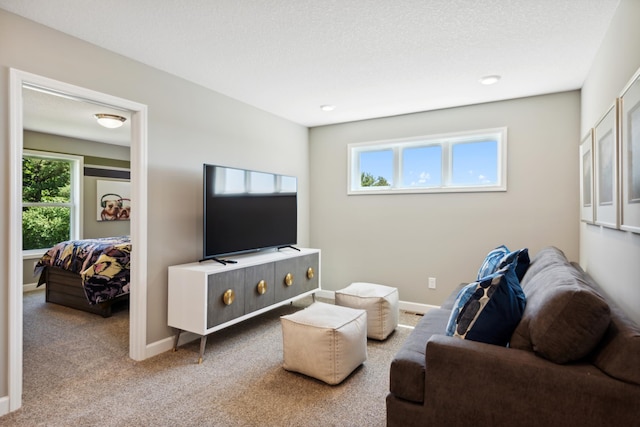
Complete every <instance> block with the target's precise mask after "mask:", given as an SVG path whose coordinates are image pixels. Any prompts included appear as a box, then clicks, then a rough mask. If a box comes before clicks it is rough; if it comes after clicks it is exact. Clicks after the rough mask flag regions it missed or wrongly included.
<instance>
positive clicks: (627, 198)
mask: <svg viewBox="0 0 640 427" xmlns="http://www.w3.org/2000/svg"><path fill="white" fill-rule="evenodd" d="M619 108H620V140H621V153H620V169H621V172H622V173H621V182H620V187H621V204H620V205H621V209H622V212H621V223H620V228H621V229H623V230H627V231H632V232H634V233H640V72H637V73H636V74H635V76H634V77H633V78H632V79H631V82H630V83H629V85H628V86H627V87H626V88H625V89H624V91H623V92H622V95H621V96H620V101H619Z"/></svg>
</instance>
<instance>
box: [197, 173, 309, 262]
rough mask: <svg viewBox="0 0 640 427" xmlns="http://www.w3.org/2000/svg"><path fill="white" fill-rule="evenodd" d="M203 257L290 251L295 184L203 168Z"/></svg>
mask: <svg viewBox="0 0 640 427" xmlns="http://www.w3.org/2000/svg"><path fill="white" fill-rule="evenodd" d="M203 193H204V200H203V207H204V214H203V218H204V224H203V241H204V245H203V257H202V260H201V261H204V260H208V259H215V260H217V261H220V259H219V258H218V257H221V256H225V255H231V254H239V253H244V252H251V251H257V250H261V249H267V248H278V247H285V246H292V245H295V244H296V242H297V229H298V204H297V179H296V177H294V176H286V175H277V174H273V173H266V172H259V171H253V170H247V169H238V168H231V167H226V166H219V165H210V164H204V184H203Z"/></svg>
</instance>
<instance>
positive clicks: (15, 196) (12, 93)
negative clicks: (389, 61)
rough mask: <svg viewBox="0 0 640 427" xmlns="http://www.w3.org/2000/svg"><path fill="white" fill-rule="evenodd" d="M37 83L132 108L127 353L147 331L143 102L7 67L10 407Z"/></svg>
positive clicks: (13, 405) (14, 397)
mask: <svg viewBox="0 0 640 427" xmlns="http://www.w3.org/2000/svg"><path fill="white" fill-rule="evenodd" d="M25 84H27V85H31V86H38V87H41V88H45V89H47V90H51V91H53V92H58V93H60V94H66V95H71V96H74V97H77V98H81V99H86V100H90V101H94V102H98V103H102V104H105V105H109V106H113V107H115V108H120V109H124V110H129V111H131V112H132V117H131V182H132V187H131V205H132V209H131V230H130V233H131V245H132V247H133V250H132V251H131V264H132V269H131V293H130V296H129V298H130V312H129V357H131V358H132V359H134V360H144V359H145V358H146V346H147V343H146V337H147V221H146V219H147V106H146V105H144V104H139V103H137V102H133V101H129V100H126V99H123V98H117V97H114V96H111V95H107V94H104V93H100V92H95V91H93V90H90V89H85V88H82V87H79V86H74V85H70V84H67V83H63V82H60V81H57V80H52V79H49V78H46V77H42V76H38V75H35V74H31V73H27V72H24V71H20V70H16V69H13V68H11V69H10V71H9V162H10V164H9V187H10V188H9V250H8V253H9V300H8V305H9V307H8V314H9V342H8V343H9V349H8V356H9V366H8V368H9V372H8V375H9V377H8V380H9V411H15V410H16V409H18V408H20V407H21V406H22V362H23V360H22V357H23V351H22V350H23V349H22V345H23V334H22V332H23V329H22V327H23V318H22V316H23V311H22V309H23V307H22V298H23V296H22V293H23V290H22V281H23V277H22V250H21V248H22V149H23V136H22V135H23V109H22V105H23V102H22V88H23V85H25Z"/></svg>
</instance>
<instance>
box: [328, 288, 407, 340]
mask: <svg viewBox="0 0 640 427" xmlns="http://www.w3.org/2000/svg"><path fill="white" fill-rule="evenodd" d="M335 296H336V305H341V306H344V307H351V308H358V309H362V310H366V311H367V336H368V337H369V338H373V339H377V340H384V339H386V338H387V337H388V336H389V334H391V332H393V331H394V330H395V329H396V328H397V327H398V289H397V288H392V287H390V286H384V285H378V284H375V283H366V282H356V283H352V284H350V285H349V286H347V287H346V288H344V289H341V290H339V291H336V292H335Z"/></svg>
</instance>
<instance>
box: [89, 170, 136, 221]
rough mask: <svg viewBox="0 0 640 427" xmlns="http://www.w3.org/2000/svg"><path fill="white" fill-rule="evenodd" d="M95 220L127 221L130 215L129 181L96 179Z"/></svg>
mask: <svg viewBox="0 0 640 427" xmlns="http://www.w3.org/2000/svg"><path fill="white" fill-rule="evenodd" d="M96 195H97V212H98V215H97V220H98V221H128V220H129V217H130V216H131V183H130V182H124V181H106V180H98V181H96Z"/></svg>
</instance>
